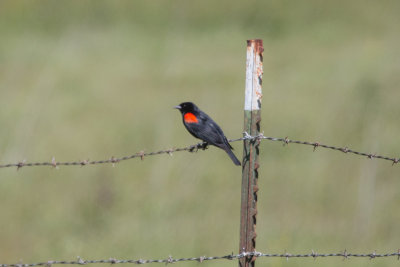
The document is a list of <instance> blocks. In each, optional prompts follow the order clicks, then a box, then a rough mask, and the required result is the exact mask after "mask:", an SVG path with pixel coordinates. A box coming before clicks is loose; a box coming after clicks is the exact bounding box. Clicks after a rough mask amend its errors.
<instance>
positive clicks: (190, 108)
mask: <svg viewBox="0 0 400 267" xmlns="http://www.w3.org/2000/svg"><path fill="white" fill-rule="evenodd" d="M174 108H176V109H179V111H180V112H181V113H182V118H183V124H184V125H185V127H186V129H187V130H188V131H189V133H191V134H192V135H193V136H194V137H196V138H199V139H201V140H203V141H204V142H206V143H207V144H211V145H214V146H216V147H219V148H221V149H223V150H225V152H226V153H228V155H229V157H230V158H231V159H232V161H233V163H234V164H235V165H238V166H239V165H240V161H239V160H238V159H237V158H236V156H235V154H233V152H232V149H233V148H232V147H231V145H230V144H229V142H228V140H227V139H226V137H225V135H224V132H223V131H222V130H221V128H220V127H219V126H218V124H216V123H215V121H213V119H211V118H210V116H208V115H207V114H206V113H204V112H203V111H201V110H200V109H199V108H198V107H197V106H196V105H195V104H193V103H192V102H184V103H181V104H179V105H178V106H175V107H174Z"/></svg>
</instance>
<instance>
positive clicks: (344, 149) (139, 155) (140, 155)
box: [0, 132, 400, 170]
mask: <svg viewBox="0 0 400 267" xmlns="http://www.w3.org/2000/svg"><path fill="white" fill-rule="evenodd" d="M243 135H244V136H243V137H241V138H238V139H232V140H229V142H237V141H243V140H250V141H255V140H260V141H261V140H269V141H278V142H282V143H283V144H284V145H289V144H300V145H309V146H312V147H313V149H314V151H315V150H316V149H317V148H319V147H321V148H329V149H332V150H337V151H341V152H343V153H352V154H356V155H359V156H364V157H367V158H369V159H373V158H376V159H383V160H388V161H391V162H392V165H394V164H397V163H399V162H400V158H394V157H388V156H382V155H377V154H372V153H365V152H358V151H355V150H352V149H349V148H348V147H335V146H330V145H324V144H321V143H319V142H307V141H296V140H291V139H289V138H288V137H285V138H278V137H269V136H264V134H260V135H257V136H251V135H249V134H248V133H246V132H244V133H243ZM206 148H207V143H205V142H201V143H198V144H194V145H190V146H187V147H181V148H170V149H166V150H159V151H155V152H144V151H140V152H138V153H135V154H133V155H130V156H124V157H121V158H116V157H110V158H109V159H105V160H92V161H90V160H88V159H87V160H80V161H71V162H57V161H56V159H55V157H52V160H51V162H26V160H23V161H20V162H17V163H9V164H3V165H2V164H0V168H9V167H16V168H17V170H19V169H20V168H22V167H33V166H50V167H54V168H56V169H58V168H59V166H87V165H96V164H106V163H110V164H112V165H113V166H114V165H115V164H116V163H118V162H121V161H125V160H129V159H134V158H140V159H141V160H143V159H144V158H145V157H149V156H155V155H160V154H168V155H172V153H174V152H180V151H189V152H197V151H198V150H199V149H201V150H205V149H206Z"/></svg>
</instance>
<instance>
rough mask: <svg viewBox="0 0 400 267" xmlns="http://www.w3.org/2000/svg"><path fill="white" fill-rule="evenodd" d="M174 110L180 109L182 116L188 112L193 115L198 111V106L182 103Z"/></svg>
mask: <svg viewBox="0 0 400 267" xmlns="http://www.w3.org/2000/svg"><path fill="white" fill-rule="evenodd" d="M174 108H176V109H179V111H180V112H181V113H182V114H185V113H188V112H190V113H193V112H196V111H197V106H196V105H195V104H193V103H192V102H183V103H180V104H179V105H177V106H175V107H174Z"/></svg>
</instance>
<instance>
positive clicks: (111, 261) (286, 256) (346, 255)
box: [0, 250, 400, 267]
mask: <svg viewBox="0 0 400 267" xmlns="http://www.w3.org/2000/svg"><path fill="white" fill-rule="evenodd" d="M243 257H248V258H252V257H256V258H261V257H268V258H282V259H286V260H289V258H314V259H316V258H326V257H340V258H343V259H349V258H351V257H353V258H369V259H371V260H372V259H376V258H387V257H397V259H399V257H400V250H398V251H397V252H393V253H385V254H377V253H376V252H372V253H361V254H357V253H349V252H347V251H346V250H344V251H343V252H339V253H325V254H320V253H316V252H314V251H313V250H312V251H311V253H306V254H291V253H287V252H285V253H283V254H271V253H261V252H257V251H254V252H242V253H240V254H233V253H232V254H228V255H224V256H212V257H206V256H201V257H193V258H177V259H175V258H173V257H172V256H168V258H166V259H158V260H143V259H138V260H134V259H126V260H119V259H115V258H109V259H103V260H84V259H82V258H81V257H77V259H76V260H71V261H59V260H49V261H45V262H37V263H12V264H0V267H33V266H51V265H66V264H77V265H85V264H99V263H109V264H121V263H133V264H147V263H165V264H168V263H176V262H184V261H185V262H186V261H197V262H199V263H202V262H205V261H212V260H236V259H241V258H243Z"/></svg>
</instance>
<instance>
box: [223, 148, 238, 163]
mask: <svg viewBox="0 0 400 267" xmlns="http://www.w3.org/2000/svg"><path fill="white" fill-rule="evenodd" d="M225 151H226V153H227V154H228V155H229V157H230V158H231V159H232V161H233V163H234V164H235V165H236V166H240V165H241V164H240V161H239V160H238V158H237V157H236V156H235V154H233V152H232V150H230V149H229V148H228V147H227V148H226V149H225Z"/></svg>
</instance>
